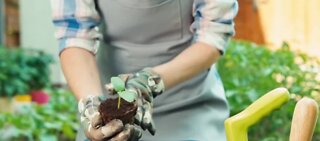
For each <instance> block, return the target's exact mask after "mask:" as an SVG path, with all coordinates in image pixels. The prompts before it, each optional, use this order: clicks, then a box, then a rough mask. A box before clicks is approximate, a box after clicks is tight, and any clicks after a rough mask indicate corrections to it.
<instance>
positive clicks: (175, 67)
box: [153, 42, 220, 89]
mask: <svg viewBox="0 0 320 141" xmlns="http://www.w3.org/2000/svg"><path fill="white" fill-rule="evenodd" d="M219 57H220V53H219V50H218V49H216V48H214V47H211V46H210V45H208V44H205V43H200V42H198V43H195V44H193V45H192V46H191V47H189V48H187V49H186V50H184V51H183V52H182V53H180V54H179V55H178V56H177V57H175V58H174V59H173V60H171V61H169V62H168V63H165V64H162V65H159V66H156V67H154V68H153V70H154V71H155V72H157V73H158V74H160V76H161V77H162V79H163V81H164V84H165V87H166V89H169V88H171V87H173V86H175V85H177V84H179V83H181V82H183V81H186V80H188V79H190V78H192V77H194V76H195V75H197V74H199V73H200V72H202V71H204V70H207V69H209V68H210V66H211V65H212V64H213V63H215V62H216V61H217V59H218V58H219Z"/></svg>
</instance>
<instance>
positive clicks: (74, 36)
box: [51, 0, 102, 54]
mask: <svg viewBox="0 0 320 141" xmlns="http://www.w3.org/2000/svg"><path fill="white" fill-rule="evenodd" d="M51 7H52V15H53V23H54V25H55V27H56V31H55V37H56V38H57V39H58V40H59V46H60V53H61V52H62V51H63V50H64V49H66V48H69V47H79V48H83V49H86V50H88V51H90V52H92V53H93V54H95V53H96V52H97V48H98V42H99V39H101V36H102V35H101V34H100V33H99V31H98V25H99V23H100V21H101V19H100V16H99V14H98V12H97V10H96V7H95V2H94V0H51Z"/></svg>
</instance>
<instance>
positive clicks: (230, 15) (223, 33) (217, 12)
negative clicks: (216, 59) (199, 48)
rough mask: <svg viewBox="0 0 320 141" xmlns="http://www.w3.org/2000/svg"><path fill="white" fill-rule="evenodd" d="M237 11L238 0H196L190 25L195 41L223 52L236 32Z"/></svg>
mask: <svg viewBox="0 0 320 141" xmlns="http://www.w3.org/2000/svg"><path fill="white" fill-rule="evenodd" d="M237 12H238V2H237V0H195V1H194V4H193V16H194V22H193V23H192V25H191V27H190V28H191V31H192V32H193V35H194V36H193V39H194V41H195V42H203V43H206V44H209V45H211V46H212V47H216V48H217V49H219V51H220V52H221V53H222V54H223V53H224V52H225V50H226V46H227V42H228V40H229V38H230V37H231V36H233V35H234V34H235V31H234V21H233V20H234V18H235V16H236V14H237Z"/></svg>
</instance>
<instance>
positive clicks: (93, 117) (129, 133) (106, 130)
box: [78, 95, 142, 141]
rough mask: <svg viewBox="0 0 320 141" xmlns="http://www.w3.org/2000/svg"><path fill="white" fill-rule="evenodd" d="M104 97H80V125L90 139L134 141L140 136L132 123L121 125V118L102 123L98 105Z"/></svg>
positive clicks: (98, 140) (139, 132) (99, 140)
mask: <svg viewBox="0 0 320 141" xmlns="http://www.w3.org/2000/svg"><path fill="white" fill-rule="evenodd" d="M105 99H106V98H105V97H102V96H92V95H89V96H88V97H86V98H83V99H80V101H79V104H78V110H79V113H80V121H81V125H82V127H83V129H84V131H85V134H86V136H87V137H88V139H89V140H91V141H101V140H111V141H136V140H138V139H139V138H141V135H142V134H141V131H140V130H139V129H137V128H136V127H134V126H133V125H130V124H126V125H123V123H122V121H121V120H118V119H114V120H112V121H110V122H109V123H106V124H105V125H103V122H102V119H101V117H100V113H99V111H98V107H99V105H100V103H101V102H102V101H104V100H105Z"/></svg>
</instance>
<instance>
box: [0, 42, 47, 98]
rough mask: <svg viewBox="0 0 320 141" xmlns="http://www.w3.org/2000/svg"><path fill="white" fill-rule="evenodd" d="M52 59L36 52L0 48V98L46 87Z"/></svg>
mask: <svg viewBox="0 0 320 141" xmlns="http://www.w3.org/2000/svg"><path fill="white" fill-rule="evenodd" d="M52 62H53V60H52V57H51V56H49V55H47V54H45V53H43V52H41V51H36V50H26V49H8V48H4V47H1V48H0V70H1V72H0V96H14V95H16V94H24V93H28V92H29V91H30V90H36V89H41V88H44V87H46V86H47V85H48V84H49V82H50V81H49V73H50V72H49V65H50V63H52Z"/></svg>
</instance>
